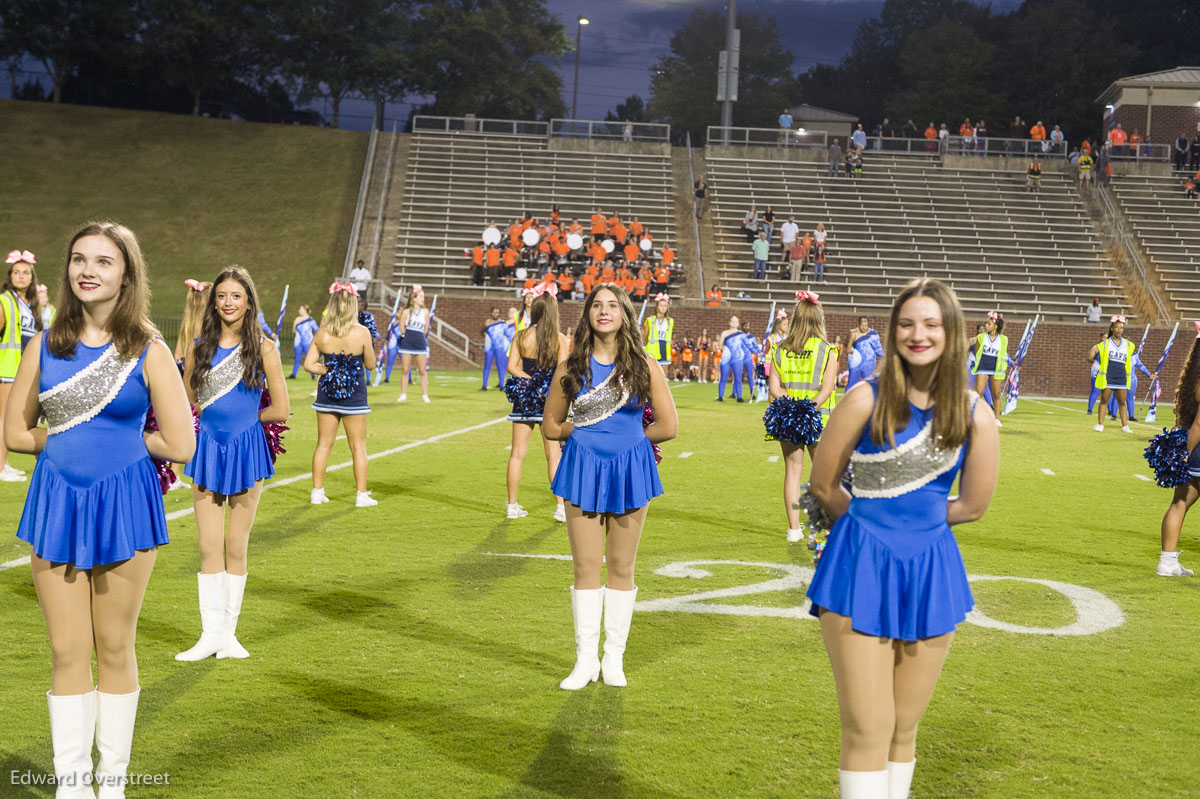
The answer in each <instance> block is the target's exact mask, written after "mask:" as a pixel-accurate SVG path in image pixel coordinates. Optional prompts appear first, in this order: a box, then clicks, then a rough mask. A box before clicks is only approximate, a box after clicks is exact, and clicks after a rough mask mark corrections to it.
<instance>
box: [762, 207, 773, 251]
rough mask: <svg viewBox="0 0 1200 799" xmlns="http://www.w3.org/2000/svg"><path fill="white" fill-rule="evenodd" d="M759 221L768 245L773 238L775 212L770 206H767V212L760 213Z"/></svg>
mask: <svg viewBox="0 0 1200 799" xmlns="http://www.w3.org/2000/svg"><path fill="white" fill-rule="evenodd" d="M760 219H761V220H762V224H761V228H762V232H763V233H766V234H767V243H768V244H769V243H770V242H771V239H773V238H774V237H775V211H774V210H773V209H772V208H771V206H769V205H768V206H767V210H765V211H763V212H762V216H761V217H760Z"/></svg>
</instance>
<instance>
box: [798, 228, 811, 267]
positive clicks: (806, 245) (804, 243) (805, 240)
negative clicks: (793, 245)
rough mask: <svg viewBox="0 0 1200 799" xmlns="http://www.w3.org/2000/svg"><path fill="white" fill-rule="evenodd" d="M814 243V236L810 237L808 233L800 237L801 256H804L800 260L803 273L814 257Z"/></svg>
mask: <svg viewBox="0 0 1200 799" xmlns="http://www.w3.org/2000/svg"><path fill="white" fill-rule="evenodd" d="M812 243H813V240H812V236H810V235H809V234H808V233H807V232H806V233H805V234H804V235H803V236H801V237H800V254H801V256H802V257H801V259H800V271H801V272H803V271H804V270H805V269H807V268H808V262H809V260H810V258H811V255H812Z"/></svg>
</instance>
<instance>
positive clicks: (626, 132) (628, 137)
mask: <svg viewBox="0 0 1200 799" xmlns="http://www.w3.org/2000/svg"><path fill="white" fill-rule="evenodd" d="M621 140H622V141H633V122H631V121H630V119H629V117H626V118H625V124H623V125H621Z"/></svg>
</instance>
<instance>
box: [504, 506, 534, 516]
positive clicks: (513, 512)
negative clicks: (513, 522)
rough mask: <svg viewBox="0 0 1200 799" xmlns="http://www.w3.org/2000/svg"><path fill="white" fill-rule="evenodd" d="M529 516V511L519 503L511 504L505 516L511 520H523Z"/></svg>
mask: <svg viewBox="0 0 1200 799" xmlns="http://www.w3.org/2000/svg"><path fill="white" fill-rule="evenodd" d="M528 515H529V511H527V510H525V509H524V508H522V507H521V504H520V503H519V502H510V503H509V505H508V510H507V512H506V513H505V516H506V517H507V518H509V519H523V518H525V517H526V516H528Z"/></svg>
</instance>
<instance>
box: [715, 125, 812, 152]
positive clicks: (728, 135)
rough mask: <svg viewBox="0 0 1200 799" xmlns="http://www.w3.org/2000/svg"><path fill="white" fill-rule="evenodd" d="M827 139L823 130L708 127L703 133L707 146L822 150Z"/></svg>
mask: <svg viewBox="0 0 1200 799" xmlns="http://www.w3.org/2000/svg"><path fill="white" fill-rule="evenodd" d="M827 139H828V134H827V133H825V131H823V130H802V129H796V128H792V129H785V128H723V127H721V126H719V125H709V126H708V130H707V131H706V132H705V140H706V141H707V142H708V143H709V144H733V145H738V144H740V145H760V146H765V147H798V148H800V149H803V150H823V149H825V147H826V141H827Z"/></svg>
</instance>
